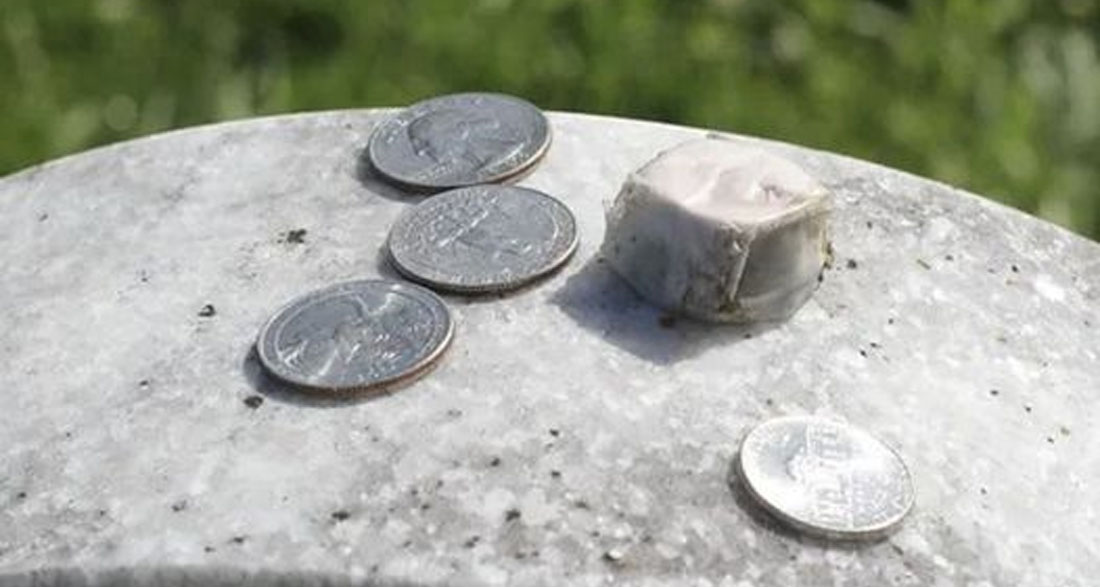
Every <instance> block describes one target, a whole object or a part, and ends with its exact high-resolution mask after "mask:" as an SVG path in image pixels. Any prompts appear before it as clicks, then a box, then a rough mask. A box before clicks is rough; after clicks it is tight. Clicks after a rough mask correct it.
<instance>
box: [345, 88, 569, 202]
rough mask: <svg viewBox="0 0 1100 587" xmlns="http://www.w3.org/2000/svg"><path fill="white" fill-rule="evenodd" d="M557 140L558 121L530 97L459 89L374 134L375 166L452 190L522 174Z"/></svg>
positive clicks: (418, 184) (397, 177) (403, 179)
mask: <svg viewBox="0 0 1100 587" xmlns="http://www.w3.org/2000/svg"><path fill="white" fill-rule="evenodd" d="M549 145H550V125H549V123H548V122H547V120H546V117H545V116H544V115H543V114H542V112H541V111H540V110H539V109H538V108H536V107H535V106H534V105H533V104H531V103H530V102H527V101H525V100H521V99H519V98H515V97H512V96H506V95H503V94H483V93H475V94H454V95H449V96H440V97H437V98H431V99H429V100H424V101H422V102H417V103H416V104H413V105H412V106H409V107H408V108H406V109H405V110H402V111H401V112H400V113H398V114H397V115H396V116H394V117H393V118H390V119H389V120H387V121H385V122H383V123H382V124H381V125H380V126H379V127H378V128H377V129H376V130H375V131H374V133H373V134H372V135H371V139H370V143H369V145H368V147H367V152H368V155H369V158H370V162H371V165H373V166H374V168H375V169H377V170H378V171H379V172H380V173H381V174H382V175H384V176H386V177H387V178H389V179H390V180H392V181H394V182H396V183H399V184H403V185H406V186H409V187H412V188H416V189H424V190H432V191H436V190H444V189H449V188H455V187H462V186H469V185H475V184H481V183H491V182H498V181H502V180H504V179H507V178H509V177H511V176H514V175H517V174H519V173H521V172H523V171H524V170H526V169H527V168H529V167H530V166H532V165H534V163H535V162H536V161H537V160H538V159H539V158H540V157H542V155H543V154H544V153H545V152H546V149H547V148H548V147H549Z"/></svg>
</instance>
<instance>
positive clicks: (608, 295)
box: [552, 257, 778, 365]
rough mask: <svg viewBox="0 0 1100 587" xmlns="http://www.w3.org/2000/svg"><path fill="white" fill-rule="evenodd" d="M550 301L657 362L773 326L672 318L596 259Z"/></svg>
mask: <svg viewBox="0 0 1100 587" xmlns="http://www.w3.org/2000/svg"><path fill="white" fill-rule="evenodd" d="M552 302H553V303H554V304H555V305H557V306H558V307H560V308H561V309H562V311H563V312H565V314H566V315H568V316H569V317H570V318H572V319H573V320H574V321H575V322H576V323H577V324H578V325H579V326H580V327H581V328H584V329H586V330H589V331H592V332H595V333H598V334H599V335H600V336H602V337H603V338H604V339H605V340H607V341H608V342H610V343H611V344H613V345H615V346H617V347H619V348H621V349H623V350H624V351H626V352H628V353H630V354H632V355H635V356H636V357H638V358H640V359H643V360H646V361H650V362H653V363H656V364H660V365H670V364H674V363H677V362H679V361H682V360H684V359H689V358H691V357H694V356H696V355H698V354H700V353H702V352H703V351H705V350H707V349H709V348H713V347H716V346H725V345H732V344H736V343H737V342H740V341H743V340H746V339H749V338H752V337H754V336H756V335H758V334H760V333H763V332H766V331H768V330H771V329H772V328H775V327H776V326H778V324H777V323H758V324H751V325H740V324H708V323H704V322H699V321H696V320H691V319H688V318H682V317H676V316H672V315H670V314H668V313H666V312H663V311H662V310H660V309H659V308H657V307H656V306H653V305H651V304H649V303H648V302H646V301H645V300H644V299H642V298H641V297H640V296H639V295H638V294H637V293H635V292H634V290H633V289H632V288H631V287H630V285H629V284H628V283H627V282H626V281H624V280H623V279H622V278H621V277H619V276H618V275H617V274H616V273H615V272H614V271H612V270H611V268H610V267H609V266H608V265H606V264H605V263H604V262H603V260H602V259H600V258H598V257H596V258H593V259H592V260H591V261H589V262H588V264H587V265H585V266H584V267H583V268H582V269H581V270H580V271H578V272H577V273H576V274H574V275H572V276H570V277H569V279H567V280H566V282H565V285H564V286H563V287H562V288H561V289H560V290H558V292H557V293H556V294H554V297H553V298H552Z"/></svg>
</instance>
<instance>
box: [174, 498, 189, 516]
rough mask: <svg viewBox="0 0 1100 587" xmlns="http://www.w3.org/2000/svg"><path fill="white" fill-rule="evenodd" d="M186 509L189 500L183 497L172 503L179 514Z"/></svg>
mask: <svg viewBox="0 0 1100 587" xmlns="http://www.w3.org/2000/svg"><path fill="white" fill-rule="evenodd" d="M185 509H187V500H186V499H181V500H179V501H177V502H176V503H174V504H172V511H173V512H176V513H177V514H178V513H180V512H182V511H183V510H185Z"/></svg>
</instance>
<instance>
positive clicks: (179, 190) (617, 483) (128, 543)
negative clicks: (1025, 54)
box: [0, 111, 1100, 587]
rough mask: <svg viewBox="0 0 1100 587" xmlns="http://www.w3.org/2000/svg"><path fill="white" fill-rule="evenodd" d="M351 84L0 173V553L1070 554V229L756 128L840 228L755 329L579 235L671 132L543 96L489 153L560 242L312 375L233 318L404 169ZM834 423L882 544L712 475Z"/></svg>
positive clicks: (67, 568)
mask: <svg viewBox="0 0 1100 587" xmlns="http://www.w3.org/2000/svg"><path fill="white" fill-rule="evenodd" d="M383 115H384V113H383V112H378V111H375V112H370V111H363V112H336V113H326V114H313V115H303V116H291V117H282V118H272V119H261V120H255V121H247V122H242V123H234V124H227V125H220V126H213V127H205V128H199V129H194V130H187V131H182V132H176V133H171V134H167V135H162V136H158V137H153V138H150V139H146V140H141V141H136V142H132V143H126V144H121V145H116V146H113V147H109V148H106V149H101V150H97V151H93V152H90V153H85V154H82V155H78V156H75V157H70V158H67V159H63V160H60V161H56V162H53V163H49V164H46V165H44V166H40V167H37V168H34V169H29V170H27V171H25V172H22V173H19V174H16V175H13V176H10V177H8V178H6V179H3V180H0V267H2V272H3V274H2V276H3V278H2V279H0V300H2V301H3V302H4V303H3V306H2V308H3V309H2V310H0V312H2V315H0V316H2V320H0V323H2V324H3V328H2V329H0V365H3V367H2V368H0V396H2V398H3V403H2V404H0V405H2V408H0V447H2V450H3V453H2V455H0V585H5V586H6V585H34V584H38V585H70V584H71V585H84V584H98V585H117V584H123V585H126V584H128V585H135V586H136V585H141V586H147V585H185V584H186V585H193V584H214V585H220V584H225V585H229V584H237V583H236V582H237V581H239V580H244V581H245V583H244V584H251V585H269V584H297V583H298V582H299V581H300V582H303V583H305V584H337V585H340V584H367V585H405V584H415V585H611V584H616V585H622V584H630V585H712V586H723V587H730V586H744V585H832V586H842V585H843V586H851V585H972V586H989V585H997V586H1006V585H1007V586H1015V585H1018V586H1027V587H1034V586H1067V585H1071V586H1072V585H1081V586H1084V585H1094V584H1095V582H1096V577H1097V576H1100V515H1098V514H1100V512H1098V508H1100V506H1098V502H1097V499H1096V496H1097V495H1098V494H1100V451H1097V450H1096V447H1097V446H1100V432H1098V431H1097V428H1096V427H1095V426H1094V425H1093V424H1094V422H1096V421H1097V419H1098V417H1100V413H1098V412H1100V407H1098V406H1100V400H1098V398H1097V390H1100V369H1098V368H1097V365H1098V364H1100V362H1098V361H1100V356H1098V355H1100V299H1098V298H1100V246H1098V245H1097V244H1095V243H1092V242H1089V241H1086V240H1084V239H1081V238H1079V237H1076V236H1073V235H1071V234H1068V233H1067V232H1065V231H1063V230H1061V229H1058V228H1055V227H1052V226H1050V225H1047V224H1045V223H1042V222H1040V221H1037V220H1035V219H1033V218H1029V217H1027V216H1025V215H1023V214H1020V213H1018V212H1014V211H1012V210H1008V209H1005V208H1003V207H1001V206H999V205H996V204H992V203H990V202H988V201H986V200H982V199H980V198H977V197H974V196H972V195H970V194H967V193H964V192H960V191H958V190H954V189H952V188H950V187H947V186H944V185H942V184H938V183H933V182H929V181H925V180H922V179H919V178H916V177H913V176H910V175H906V174H902V173H898V172H895V171H891V170H888V169H884V168H882V167H877V166H874V165H870V164H867V163H862V162H859V161H854V160H852V159H848V158H844V157H838V156H835V155H830V154H826V153H821V152H816V151H810V150H806V149H801V148H798V147H793V146H789V145H783V144H778V143H771V142H763V141H755V140H749V139H744V140H746V141H747V142H749V143H751V144H753V145H757V146H760V147H762V148H765V149H768V150H769V151H772V152H774V153H778V154H780V155H782V156H784V157H787V158H789V159H790V160H792V161H794V162H795V163H797V164H798V165H800V166H801V167H803V168H804V169H806V170H807V171H808V172H809V173H810V174H811V175H813V176H814V177H816V178H818V179H819V180H820V181H821V182H822V183H823V184H824V185H825V187H826V188H828V189H829V190H830V191H831V192H832V193H833V197H834V211H833V221H832V227H831V231H832V235H831V238H832V241H833V245H834V247H835V249H836V258H835V261H834V263H833V266H832V268H831V269H829V270H827V271H826V272H825V274H824V281H823V282H822V283H821V284H820V286H819V289H818V291H817V292H816V293H815V294H814V297H813V298H812V299H811V300H810V301H809V302H808V303H807V304H806V305H805V306H803V308H802V309H801V310H800V311H799V312H798V313H797V314H795V315H794V316H793V317H792V318H791V319H790V320H789V321H787V322H785V323H783V324H782V325H779V326H775V327H772V328H770V329H762V328H754V329H749V328H744V327H713V326H702V325H699V324H695V323H692V322H690V321H676V320H674V319H671V318H669V317H667V316H663V315H662V314H661V313H660V312H659V311H658V310H656V309H654V308H653V307H652V306H651V305H649V304H648V303H645V302H643V301H641V300H640V299H639V298H638V297H637V296H636V295H635V294H634V293H633V291H632V290H631V289H630V288H629V287H628V286H627V285H626V284H625V283H623V282H622V281H621V280H620V279H619V278H618V277H617V276H615V275H614V274H613V273H612V272H611V271H610V270H609V269H607V268H606V267H605V266H604V265H603V264H601V263H599V262H598V261H596V260H595V255H594V253H595V251H596V248H597V247H598V245H599V243H600V242H601V241H602V240H603V223H604V209H605V205H606V206H609V205H610V200H611V199H612V198H613V197H614V196H615V193H616V191H617V190H618V188H619V187H620V186H621V185H622V182H623V180H624V178H625V177H626V174H627V173H628V172H629V171H630V170H632V169H635V168H637V167H638V166H639V165H641V164H642V163H644V162H645V161H647V160H649V159H650V158H652V157H653V155H654V154H655V153H657V152H658V151H660V150H661V149H665V148H668V147H670V146H672V145H675V144H677V143H680V142H682V141H684V140H687V139H690V138H694V137H700V136H703V134H704V133H703V132H702V131H698V130H692V129H686V128H678V127H672V126H665V125H658V124H651V123H639V122H630V121H624V120H614V119H608V118H598V117H590V116H581V115H565V114H553V115H551V122H552V123H553V126H554V133H555V143H554V145H553V146H552V147H551V149H550V152H549V154H548V156H547V159H546V160H545V161H544V162H543V163H542V164H541V165H540V166H539V167H538V168H537V169H536V170H534V171H533V172H532V173H531V174H530V175H529V176H527V177H526V178H524V179H523V180H522V181H521V183H522V184H524V185H529V186H531V187H533V188H536V189H539V190H543V191H546V192H548V193H550V194H553V195H555V196H557V197H558V198H560V199H562V200H563V201H564V202H565V203H567V204H568V205H569V206H570V207H571V208H572V209H573V211H574V212H575V213H576V215H577V217H578V222H579V229H580V231H581V243H582V244H581V248H580V250H579V251H578V254H577V255H576V257H574V259H573V260H572V261H571V263H570V264H569V265H568V266H567V267H566V268H565V270H564V271H562V272H561V273H558V274H555V275H554V276H552V277H550V278H549V279H548V280H546V281H544V282H542V283H540V284H539V285H537V286H536V287H532V288H529V289H526V290H524V291H521V292H518V293H517V294H515V295H511V296H507V297H504V298H502V299H484V298H463V297H455V296H451V297H448V298H447V300H448V301H449V303H450V304H451V306H452V309H453V311H454V314H455V318H456V321H457V330H456V336H455V341H454V344H453V346H452V348H451V350H450V352H449V353H448V355H447V356H446V357H444V360H443V362H442V363H441V364H440V365H439V366H438V367H437V368H436V369H435V371H433V372H432V373H431V374H430V375H429V376H428V377H426V378H424V379H422V380H420V381H417V382H415V383H413V384H411V385H410V386H408V387H405V388H404V389H400V390H398V391H394V392H393V393H391V394H388V395H377V396H373V397H368V398H359V399H356V400H346V401H325V400H323V399H316V398H311V397H307V396H301V395H297V394H294V393H292V392H290V391H288V390H286V389H284V388H281V387H278V386H277V385H275V384H274V383H272V382H271V381H269V380H268V379H266V378H264V377H263V376H262V375H261V374H260V371H259V369H258V367H257V365H256V361H255V358H254V355H253V354H252V351H251V345H252V343H253V342H254V338H255V336H256V333H257V330H258V329H259V328H260V326H261V325H262V324H263V322H264V321H265V320H266V319H267V317H268V316H269V315H270V313H271V312H273V311H275V310H276V309H277V308H279V307H280V306H281V305H282V304H283V303H284V302H285V301H286V300H288V299H290V298H292V297H294V296H296V295H298V294H300V293H303V292H305V291H308V290H310V289H313V288H316V287H319V286H322V285H325V284H329V283H333V282H335V281H339V280H347V279H353V278H365V277H372V276H378V275H390V276H392V275H393V273H392V271H391V270H390V269H389V268H388V267H387V266H386V264H385V262H384V257H383V256H382V254H381V251H382V246H383V243H384V241H385V236H386V232H387V230H388V228H389V226H390V223H391V222H392V221H393V220H394V218H396V216H397V215H398V214H399V213H400V212H401V211H402V210H403V209H404V208H405V207H406V206H408V205H409V203H410V202H412V201H413V200H412V199H411V198H410V197H409V196H406V195H405V194H402V193H401V192H398V191H396V190H393V189H391V188H389V187H387V186H386V185H385V184H382V183H380V182H378V181H376V180H375V179H374V178H373V177H372V176H371V174H370V172H369V170H368V169H366V168H365V167H364V166H363V164H362V157H361V155H362V149H363V147H364V145H365V144H366V141H367V138H368V137H369V135H370V132H371V130H372V129H373V128H374V125H375V124H377V122H378V121H379V120H380V119H381V117H382V116H383ZM800 413H814V414H820V415H825V416H831V417H837V418H843V419H846V420H849V421H851V422H853V423H855V424H857V425H859V426H861V427H863V428H865V429H867V430H868V431H870V432H872V433H874V434H876V435H878V436H879V437H881V438H883V439H884V440H886V441H887V442H889V443H890V444H891V445H892V446H893V447H895V448H896V449H897V450H898V451H899V452H900V453H901V454H902V455H903V456H904V457H905V459H906V461H907V462H908V464H909V466H910V468H911V470H912V472H913V476H914V481H915V484H916V491H917V509H916V510H915V511H914V513H913V515H912V516H911V517H910V518H909V519H908V521H907V522H906V523H905V525H904V526H903V527H902V528H901V530H900V531H899V532H898V533H897V534H895V535H894V536H893V537H891V538H889V539H888V540H886V541H883V542H879V543H875V544H870V545H860V546H854V547H853V546H841V545H831V544H827V543H822V542H815V541H810V540H806V539H801V538H798V537H796V536H792V535H790V534H788V533H786V532H784V531H783V530H781V529H779V528H778V527H777V526H776V525H775V524H774V523H773V522H771V521H769V519H768V518H767V517H766V516H763V515H761V514H760V513H759V512H758V511H757V510H755V509H753V508H752V507H751V506H750V505H749V503H748V502H747V501H746V499H745V496H744V493H743V492H742V490H741V489H740V486H739V485H738V483H737V481H736V479H735V478H734V476H732V475H731V473H730V469H731V468H730V464H731V462H732V460H733V457H734V454H735V451H736V447H737V445H738V442H739V440H740V439H741V437H742V435H743V434H744V433H745V432H746V431H747V430H748V428H749V427H750V426H751V425H753V424H754V423H756V422H759V421H760V420H762V419H764V418H768V417H771V416H776V415H781V414H800Z"/></svg>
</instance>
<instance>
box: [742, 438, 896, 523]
mask: <svg viewBox="0 0 1100 587" xmlns="http://www.w3.org/2000/svg"><path fill="white" fill-rule="evenodd" d="M738 459H739V465H740V471H741V476H742V479H743V481H744V485H745V487H746V488H747V489H748V491H749V493H750V494H751V495H752V496H753V498H754V499H755V500H756V501H757V502H759V503H760V504H761V505H762V506H763V507H764V508H765V509H767V510H768V511H770V512H771V513H772V514H774V515H775V516H776V517H777V518H779V519H780V520H781V521H783V522H785V523H787V524H789V525H790V526H792V527H794V528H795V529H797V530H801V531H803V532H805V533H807V534H814V535H818V536H822V537H826V538H839V539H860V538H862V539H869V538H879V537H882V536H884V535H886V534H887V533H889V532H890V531H891V530H892V529H894V528H895V527H897V525H898V524H899V523H900V522H901V520H902V518H904V517H905V515H906V514H907V513H908V512H909V510H910V509H911V508H912V507H913V485H912V481H911V479H910V477H909V471H908V469H906V467H905V463H904V462H902V460H901V457H900V456H898V454H897V453H896V452H894V451H893V450H892V449H890V448H889V447H888V446H886V445H885V444H883V443H882V442H881V441H879V440H878V439H877V438H875V437H874V436H871V435H870V434H869V433H867V432H864V431H862V430H859V429H857V428H854V427H852V426H849V425H847V424H843V423H840V422H834V421H830V420H823V419H820V418H812V417H788V418H778V419H775V420H770V421H768V422H765V423H763V424H761V425H759V426H757V427H756V428H755V429H753V430H752V431H751V432H749V434H748V435H747V436H746V437H745V440H744V441H743V442H742V443H741V453H740V455H739V457H738Z"/></svg>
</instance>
